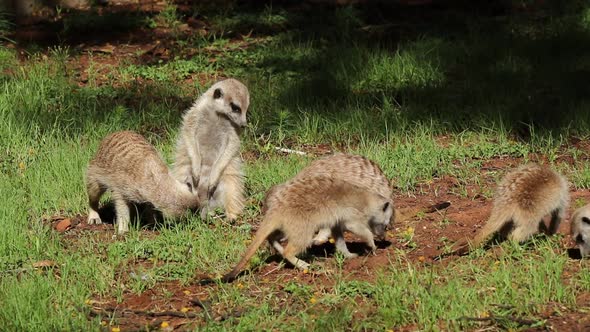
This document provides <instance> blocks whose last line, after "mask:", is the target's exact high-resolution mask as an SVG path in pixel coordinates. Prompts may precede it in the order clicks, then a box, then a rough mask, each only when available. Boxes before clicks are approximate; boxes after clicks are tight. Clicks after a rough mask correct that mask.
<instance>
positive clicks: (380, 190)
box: [262, 153, 450, 257]
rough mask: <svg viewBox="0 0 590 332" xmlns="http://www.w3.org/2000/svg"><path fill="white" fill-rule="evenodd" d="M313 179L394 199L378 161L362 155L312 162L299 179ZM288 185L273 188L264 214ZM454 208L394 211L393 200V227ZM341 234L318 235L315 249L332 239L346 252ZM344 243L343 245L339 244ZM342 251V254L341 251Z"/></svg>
mask: <svg viewBox="0 0 590 332" xmlns="http://www.w3.org/2000/svg"><path fill="white" fill-rule="evenodd" d="M312 176H327V177H330V178H335V179H340V180H343V181H346V182H349V183H351V184H353V185H356V186H359V187H361V188H364V189H367V190H369V191H371V192H374V193H376V194H379V195H381V196H383V197H387V198H392V197H393V187H392V186H391V184H390V182H389V180H388V179H387V177H386V176H385V173H383V171H382V170H381V167H379V165H378V164H377V163H375V162H374V161H372V160H370V159H368V158H366V157H364V156H360V155H354V154H346V153H336V154H333V155H330V156H327V157H323V158H320V159H317V160H314V161H313V162H311V163H310V164H309V165H308V166H307V167H305V168H304V169H302V170H301V171H300V172H299V173H298V174H297V175H296V176H295V178H305V177H312ZM285 186H286V184H278V185H275V186H273V187H271V188H270V189H269V190H268V191H267V193H266V196H265V198H264V200H263V203H262V207H263V208H262V212H263V213H264V212H265V210H267V209H268V207H269V206H271V205H272V204H273V202H274V200H276V199H277V198H279V197H280V196H281V189H282V188H284V187H285ZM449 205H450V203H449V202H443V203H437V204H435V205H432V206H428V207H412V208H406V209H394V207H393V200H392V205H391V206H392V209H394V213H392V214H391V220H390V224H393V223H394V222H395V221H397V220H404V219H407V218H409V217H410V216H413V215H416V214H417V213H419V212H425V213H432V212H434V211H436V210H442V209H444V208H446V207H448V206H449ZM339 235H340V234H332V229H330V228H323V229H320V230H319V231H318V234H317V235H316V236H315V238H314V243H313V244H314V245H320V244H323V243H325V242H327V241H328V239H329V238H330V237H331V236H332V237H333V238H334V240H335V241H336V242H337V246H338V247H340V248H345V246H343V244H342V242H343V241H344V239H343V238H342V237H340V236H339ZM338 242H340V243H338ZM340 251H341V250H340ZM342 253H343V254H344V255H345V256H347V257H355V256H356V255H354V254H351V253H348V252H342Z"/></svg>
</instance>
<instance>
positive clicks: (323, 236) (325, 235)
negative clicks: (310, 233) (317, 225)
mask: <svg viewBox="0 0 590 332" xmlns="http://www.w3.org/2000/svg"><path fill="white" fill-rule="evenodd" d="M331 235H332V230H330V229H329V228H323V229H320V230H319V231H318V233H317V234H316V236H315V237H314V238H313V245H314V246H319V245H322V244H324V243H326V242H328V241H329V240H330V236H331ZM330 242H331V243H334V240H333V239H332V241H330Z"/></svg>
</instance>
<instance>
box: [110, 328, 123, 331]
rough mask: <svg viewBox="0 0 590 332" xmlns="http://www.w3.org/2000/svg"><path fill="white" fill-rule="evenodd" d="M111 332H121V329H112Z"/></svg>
mask: <svg viewBox="0 0 590 332" xmlns="http://www.w3.org/2000/svg"><path fill="white" fill-rule="evenodd" d="M111 332H121V329H120V328H118V327H113V328H111Z"/></svg>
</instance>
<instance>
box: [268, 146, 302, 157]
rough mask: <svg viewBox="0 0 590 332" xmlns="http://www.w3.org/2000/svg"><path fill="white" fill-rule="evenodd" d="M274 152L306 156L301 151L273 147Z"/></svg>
mask: <svg viewBox="0 0 590 332" xmlns="http://www.w3.org/2000/svg"><path fill="white" fill-rule="evenodd" d="M275 150H277V151H280V152H285V153H294V154H298V155H300V156H305V155H307V153H305V152H303V151H297V150H291V149H287V148H279V147H275Z"/></svg>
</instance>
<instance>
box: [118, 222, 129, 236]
mask: <svg viewBox="0 0 590 332" xmlns="http://www.w3.org/2000/svg"><path fill="white" fill-rule="evenodd" d="M127 232H129V222H125V221H118V222H117V235H123V234H125V233H127Z"/></svg>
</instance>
